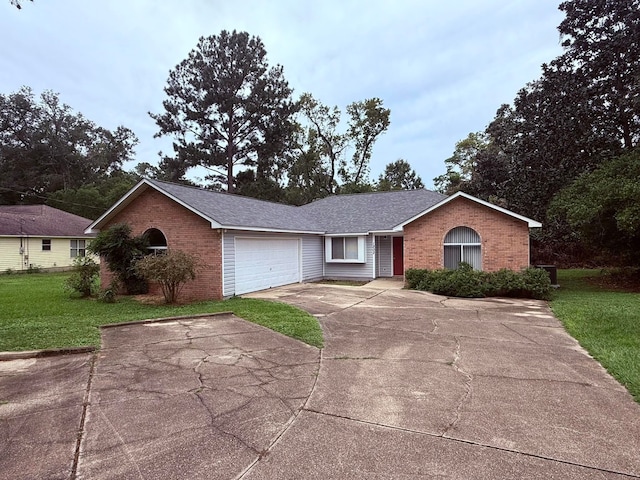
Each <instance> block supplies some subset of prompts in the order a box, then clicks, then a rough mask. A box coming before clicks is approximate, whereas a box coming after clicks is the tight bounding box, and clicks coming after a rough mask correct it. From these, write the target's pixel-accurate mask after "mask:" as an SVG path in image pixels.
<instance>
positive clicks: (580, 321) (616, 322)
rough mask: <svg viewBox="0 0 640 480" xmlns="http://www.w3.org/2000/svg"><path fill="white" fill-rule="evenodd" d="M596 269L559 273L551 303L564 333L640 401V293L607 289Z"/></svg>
mask: <svg viewBox="0 0 640 480" xmlns="http://www.w3.org/2000/svg"><path fill="white" fill-rule="evenodd" d="M598 275H599V272H598V271H596V270H560V271H559V272H558V283H559V284H560V288H559V289H558V291H557V292H556V294H555V298H554V300H553V301H552V302H551V309H552V310H553V313H554V314H555V315H556V316H557V317H558V318H559V319H560V321H561V322H562V323H563V324H564V326H565V328H566V329H567V331H568V332H569V333H570V334H571V335H572V336H573V337H574V338H575V339H576V340H578V342H580V345H582V346H583V347H584V348H585V349H586V350H587V351H588V352H589V353H590V354H591V356H593V357H594V358H595V359H596V360H598V361H599V362H600V363H601V364H602V366H603V367H604V368H606V369H607V371H608V372H609V373H611V375H613V376H614V377H615V378H616V379H617V380H618V381H619V382H620V383H622V384H623V385H624V386H625V387H626V388H627V389H628V390H629V392H630V393H631V395H633V397H634V398H635V399H636V401H638V402H640V293H627V292H621V291H612V290H606V289H604V288H602V287H599V286H597V285H596V284H595V283H594V282H590V281H589V280H588V279H589V278H592V277H597V276H598Z"/></svg>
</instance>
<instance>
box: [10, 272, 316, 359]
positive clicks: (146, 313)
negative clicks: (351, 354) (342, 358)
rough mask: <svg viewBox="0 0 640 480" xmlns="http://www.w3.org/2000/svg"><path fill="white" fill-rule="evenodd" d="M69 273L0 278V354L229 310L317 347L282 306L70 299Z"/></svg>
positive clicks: (308, 325) (305, 322) (309, 320)
mask: <svg viewBox="0 0 640 480" xmlns="http://www.w3.org/2000/svg"><path fill="white" fill-rule="evenodd" d="M68 276H69V273H57V274H53V273H49V274H21V275H0V351H18V350H39V349H47V348H61V347H77V346H88V345H93V346H96V347H99V346H100V331H99V329H98V328H97V327H99V326H100V325H106V324H109V323H119V322H128V321H133V320H145V319H153V318H163V317H173V316H180V315H191V314H197V313H214V312H224V311H231V312H233V313H234V314H235V315H236V316H238V317H241V318H244V319H245V320H248V321H250V322H254V323H257V324H259V325H263V326H265V327H268V328H271V329H272V330H275V331H276V332H280V333H283V334H284V335H287V336H289V337H292V338H296V339H298V340H301V341H303V342H305V343H308V344H309V345H313V346H315V347H318V348H321V347H322V344H323V338H322V330H321V329H320V325H319V324H318V321H317V319H316V318H314V317H313V316H311V315H309V314H308V313H307V312H304V311H303V310H300V309H299V308H296V307H292V306H290V305H285V304H283V303H276V302H268V301H264V300H255V299H245V298H232V299H229V300H225V301H220V302H214V301H210V302H199V303H193V304H189V305H148V304H143V303H140V302H138V301H136V300H134V299H133V298H127V297H125V298H122V299H119V300H118V302H117V303H101V302H98V301H96V300H94V299H79V298H70V297H69V294H68V293H67V292H66V291H65V290H64V288H63V285H64V281H65V279H66V278H67V277H68Z"/></svg>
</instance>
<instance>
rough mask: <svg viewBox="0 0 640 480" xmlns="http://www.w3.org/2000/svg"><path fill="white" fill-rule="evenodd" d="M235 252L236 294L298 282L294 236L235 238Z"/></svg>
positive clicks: (298, 268)
mask: <svg viewBox="0 0 640 480" xmlns="http://www.w3.org/2000/svg"><path fill="white" fill-rule="evenodd" d="M235 252H236V258H235V265H236V266H235V278H236V286H235V292H236V294H238V295H240V294H243V293H248V292H254V291H257V290H264V289H266V288H271V287H279V286H281V285H287V284H290V283H296V282H299V281H300V246H299V242H298V240H296V239H265V238H236V245H235Z"/></svg>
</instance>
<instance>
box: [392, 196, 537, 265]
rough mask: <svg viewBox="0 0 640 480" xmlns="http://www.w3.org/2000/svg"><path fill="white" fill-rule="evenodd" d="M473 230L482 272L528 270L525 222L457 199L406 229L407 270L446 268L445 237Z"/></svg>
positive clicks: (405, 262)
mask: <svg viewBox="0 0 640 480" xmlns="http://www.w3.org/2000/svg"><path fill="white" fill-rule="evenodd" d="M459 226H464V227H470V228H473V229H474V230H475V231H476V232H478V235H480V239H481V241H482V269H483V270H485V271H496V270H500V269H501V268H509V269H511V270H516V271H518V270H520V269H522V268H525V267H528V266H529V227H528V225H527V223H526V222H523V221H521V220H518V219H516V218H513V217H511V216H509V215H506V214H504V213H500V212H498V211H496V210H493V209H490V208H488V207H485V206H483V205H481V204H479V203H476V202H474V201H471V200H468V199H465V198H456V199H455V200H452V201H451V202H449V203H447V204H445V205H443V206H442V207H440V208H438V209H436V210H434V211H433V212H430V213H428V214H426V215H424V216H423V217H421V218H419V219H417V220H415V221H413V222H411V223H410V224H408V225H406V226H405V227H404V268H405V269H409V268H428V269H436V268H443V267H444V237H445V235H446V234H447V233H448V232H449V230H451V229H452V228H454V227H459Z"/></svg>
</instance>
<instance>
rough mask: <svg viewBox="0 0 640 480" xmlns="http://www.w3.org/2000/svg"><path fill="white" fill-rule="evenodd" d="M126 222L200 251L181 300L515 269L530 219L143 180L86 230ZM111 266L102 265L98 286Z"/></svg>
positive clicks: (417, 198)
mask: <svg viewBox="0 0 640 480" xmlns="http://www.w3.org/2000/svg"><path fill="white" fill-rule="evenodd" d="M118 223H126V224H128V225H129V226H131V228H132V233H133V234H134V235H139V234H145V235H147V236H148V239H149V241H150V249H151V250H162V249H167V248H176V249H180V250H184V251H186V252H189V253H194V254H197V255H199V256H200V258H202V259H203V262H204V263H205V268H203V269H202V271H201V272H200V273H199V275H198V278H197V279H196V280H195V281H193V282H191V283H189V285H188V288H187V289H185V292H183V295H184V298H186V299H189V300H196V299H220V298H225V297H230V296H233V295H240V294H243V293H248V292H252V291H257V290H262V289H266V288H270V287H275V286H280V285H286V284H290V283H296V282H305V281H313V280H319V279H352V280H371V279H374V278H378V277H392V276H402V275H403V274H404V271H405V270H406V269H408V268H430V269H436V268H457V266H458V264H459V263H460V262H461V261H465V262H468V263H470V264H471V265H473V267H474V268H475V269H478V270H486V271H495V270H499V269H501V268H509V269H512V270H520V269H522V268H525V267H527V266H529V229H530V228H537V227H541V226H542V225H541V224H540V223H539V222H536V221H535V220H531V219H529V218H526V217H523V216H521V215H518V214H516V213H514V212H511V211H509V210H506V209H504V208H501V207H498V206H496V205H493V204H491V203H488V202H485V201H483V200H480V199H478V198H475V197H472V196H470V195H467V194H465V193H462V192H458V193H456V194H454V195H451V196H448V197H447V196H444V195H441V194H439V193H436V192H432V191H429V190H424V189H420V190H408V191H406V190H405V191H392V192H376V193H364V194H355V195H337V196H331V197H327V198H324V199H321V200H316V201H314V202H312V203H310V204H307V205H303V206H301V207H295V206H290V205H283V204H278V203H272V202H265V201H262V200H257V199H254V198H249V197H242V196H239V195H230V194H227V193H220V192H212V191H209V190H203V189H199V188H194V187H187V186H183V185H177V184H172V183H166V182H160V181H157V180H147V179H145V180H142V181H141V182H140V183H138V185H136V186H135V187H133V188H132V189H131V190H130V191H129V192H128V193H127V194H126V195H125V196H124V197H122V198H121V199H120V200H119V201H118V202H117V203H116V204H115V205H114V206H113V207H111V208H110V209H109V210H108V211H107V212H105V213H104V215H102V216H101V217H100V218H98V219H97V220H96V221H95V222H93V223H92V224H91V225H90V226H89V227H88V229H87V230H86V233H91V234H94V233H96V232H97V231H100V230H102V229H106V228H108V227H109V226H111V225H114V224H118ZM109 275H110V274H109V272H108V270H107V269H106V267H105V266H104V265H103V267H102V281H103V285H104V284H107V283H108V282H109V278H110V276H109Z"/></svg>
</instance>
